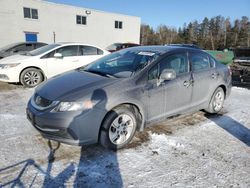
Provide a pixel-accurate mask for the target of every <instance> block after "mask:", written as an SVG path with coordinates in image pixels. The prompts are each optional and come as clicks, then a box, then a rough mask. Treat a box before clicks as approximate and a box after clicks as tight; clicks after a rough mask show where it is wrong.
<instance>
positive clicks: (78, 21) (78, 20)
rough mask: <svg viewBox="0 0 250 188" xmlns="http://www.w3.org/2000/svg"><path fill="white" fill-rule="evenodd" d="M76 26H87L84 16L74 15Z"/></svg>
mask: <svg viewBox="0 0 250 188" xmlns="http://www.w3.org/2000/svg"><path fill="white" fill-rule="evenodd" d="M76 24H82V25H86V24H87V18H86V16H80V15H76Z"/></svg>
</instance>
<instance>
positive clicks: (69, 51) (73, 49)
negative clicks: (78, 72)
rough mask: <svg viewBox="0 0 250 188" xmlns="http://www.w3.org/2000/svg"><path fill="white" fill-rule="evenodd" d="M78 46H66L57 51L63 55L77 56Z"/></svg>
mask: <svg viewBox="0 0 250 188" xmlns="http://www.w3.org/2000/svg"><path fill="white" fill-rule="evenodd" d="M77 51H78V46H65V47H62V48H59V49H57V50H56V53H61V54H62V56H63V57H70V56H77Z"/></svg>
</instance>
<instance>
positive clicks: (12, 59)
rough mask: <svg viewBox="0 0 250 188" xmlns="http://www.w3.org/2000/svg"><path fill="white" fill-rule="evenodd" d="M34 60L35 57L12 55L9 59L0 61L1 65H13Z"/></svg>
mask: <svg viewBox="0 0 250 188" xmlns="http://www.w3.org/2000/svg"><path fill="white" fill-rule="evenodd" d="M30 58H33V56H25V55H20V54H17V55H12V56H9V57H5V58H3V59H1V60H0V64H12V63H19V62H21V61H23V60H27V59H30Z"/></svg>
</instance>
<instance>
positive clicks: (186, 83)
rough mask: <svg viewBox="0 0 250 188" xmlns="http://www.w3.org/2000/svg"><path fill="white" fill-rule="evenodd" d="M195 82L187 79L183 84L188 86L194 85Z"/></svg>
mask: <svg viewBox="0 0 250 188" xmlns="http://www.w3.org/2000/svg"><path fill="white" fill-rule="evenodd" d="M193 83H194V80H185V81H184V82H183V85H184V86H185V87H187V88H188V87H189V86H191V85H193Z"/></svg>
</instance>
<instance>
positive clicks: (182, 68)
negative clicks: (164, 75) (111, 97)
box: [147, 51, 192, 122]
mask: <svg viewBox="0 0 250 188" xmlns="http://www.w3.org/2000/svg"><path fill="white" fill-rule="evenodd" d="M165 69H173V70H175V72H176V75H177V76H176V79H174V80H170V81H165V82H164V83H162V84H160V85H159V84H157V79H158V78H159V75H160V74H161V72H162V71H163V70H165ZM148 80H149V81H148V86H147V88H148V121H149V122H151V121H154V120H156V119H161V118H163V117H165V116H169V115H173V114H176V113H179V112H181V111H182V110H185V109H187V108H188V107H189V106H190V102H191V99H192V77H191V73H190V68H189V63H188V57H187V53H186V52H184V51H182V52H178V53H175V54H171V55H168V56H167V57H166V58H164V59H163V60H161V61H160V62H159V64H158V65H156V66H155V67H153V68H152V69H151V70H150V71H149V74H148Z"/></svg>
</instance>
